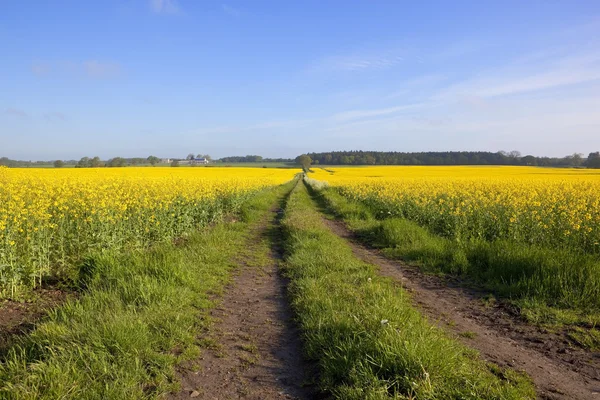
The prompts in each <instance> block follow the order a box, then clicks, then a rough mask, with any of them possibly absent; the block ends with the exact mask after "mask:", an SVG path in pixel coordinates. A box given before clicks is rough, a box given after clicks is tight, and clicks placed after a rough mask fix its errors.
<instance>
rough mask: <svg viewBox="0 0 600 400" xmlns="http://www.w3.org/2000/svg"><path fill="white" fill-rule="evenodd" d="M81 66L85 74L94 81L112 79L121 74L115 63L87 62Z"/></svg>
mask: <svg viewBox="0 0 600 400" xmlns="http://www.w3.org/2000/svg"><path fill="white" fill-rule="evenodd" d="M82 66H83V71H84V72H85V74H86V75H87V76H88V77H90V78H94V79H105V78H114V77H116V76H119V75H120V74H121V66H120V65H119V64H116V63H111V62H101V61H97V60H89V61H85V62H83V65H82Z"/></svg>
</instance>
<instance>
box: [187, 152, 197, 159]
mask: <svg viewBox="0 0 600 400" xmlns="http://www.w3.org/2000/svg"><path fill="white" fill-rule="evenodd" d="M194 157H195V156H194V153H190V154H188V155H187V157H186V158H185V159H186V160H193V159H194Z"/></svg>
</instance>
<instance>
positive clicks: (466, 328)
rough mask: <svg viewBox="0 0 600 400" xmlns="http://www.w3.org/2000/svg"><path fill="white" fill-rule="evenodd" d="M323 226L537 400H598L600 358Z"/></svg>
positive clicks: (332, 225) (337, 224)
mask: <svg viewBox="0 0 600 400" xmlns="http://www.w3.org/2000/svg"><path fill="white" fill-rule="evenodd" d="M315 203H316V202H315ZM321 211H322V212H324V210H322V209H321ZM323 221H324V223H325V224H326V225H327V226H328V227H329V229H331V231H333V232H334V233H335V234H337V235H338V236H340V237H342V238H343V239H346V240H347V241H348V242H349V244H350V246H351V247H352V251H353V253H354V255H355V256H356V257H358V258H360V259H362V260H363V261H364V262H366V263H369V264H372V265H376V266H378V267H379V271H380V273H381V275H383V276H387V277H389V278H391V279H393V280H394V281H396V282H398V283H399V284H400V285H402V287H403V288H405V289H406V290H408V292H409V293H410V294H411V297H412V299H413V302H414V303H415V305H416V306H417V307H418V308H419V309H420V310H421V311H422V312H423V314H424V315H425V316H427V318H428V319H429V320H430V321H432V322H434V323H437V325H438V326H441V327H443V328H444V329H446V330H448V331H450V332H451V333H452V334H453V335H454V336H455V337H456V338H457V339H458V340H460V341H461V342H462V343H464V344H465V345H466V346H468V347H470V348H473V349H476V350H478V351H479V352H480V354H481V355H482V357H483V358H484V359H485V360H487V361H490V362H493V363H495V364H497V365H499V366H502V367H510V368H512V369H515V370H518V371H524V372H525V373H527V374H528V375H529V376H530V377H531V379H532V380H533V382H534V384H535V386H536V390H537V392H538V397H539V398H541V399H600V369H598V366H599V365H600V354H598V353H595V354H594V353H587V354H585V353H584V352H583V351H577V350H573V351H574V352H575V353H572V352H571V350H569V349H568V348H567V347H566V345H565V343H553V339H556V337H553V336H552V334H550V333H547V332H544V331H542V330H541V329H539V328H536V327H533V326H531V325H529V324H527V323H525V322H523V321H521V320H520V319H518V318H517V317H515V316H513V315H510V313H509V312H508V311H507V309H505V308H504V307H502V306H501V305H495V306H486V305H485V304H484V302H483V301H481V300H482V297H483V293H477V291H475V290H472V289H466V288H464V287H460V286H458V285H452V284H451V283H450V282H449V281H448V280H446V279H443V278H440V277H437V276H431V275H426V274H424V273H422V272H420V271H419V270H418V269H417V268H416V267H411V266H408V265H405V264H403V263H400V262H396V261H392V260H390V259H388V258H385V257H384V256H382V255H381V254H380V252H379V251H377V250H375V249H371V248H368V247H366V246H365V245H363V244H362V243H360V242H359V241H358V239H357V238H356V237H355V236H354V235H353V233H352V232H351V231H350V230H348V228H347V227H346V226H345V224H344V223H343V222H341V221H336V220H330V219H328V218H326V217H325V216H324V215H323ZM557 349H558V350H557ZM578 356H579V357H578Z"/></svg>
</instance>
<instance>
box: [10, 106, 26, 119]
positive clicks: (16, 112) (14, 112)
mask: <svg viewBox="0 0 600 400" xmlns="http://www.w3.org/2000/svg"><path fill="white" fill-rule="evenodd" d="M4 114H5V115H10V116H12V117H17V118H20V119H29V117H30V116H29V114H28V113H27V112H26V111H24V110H21V109H19V108H12V107H10V108H7V109H5V110H4Z"/></svg>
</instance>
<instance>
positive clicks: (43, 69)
mask: <svg viewBox="0 0 600 400" xmlns="http://www.w3.org/2000/svg"><path fill="white" fill-rule="evenodd" d="M31 72H33V73H34V74H35V75H37V76H46V75H48V74H49V73H50V65H49V64H46V63H34V64H33V65H32V66H31Z"/></svg>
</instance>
